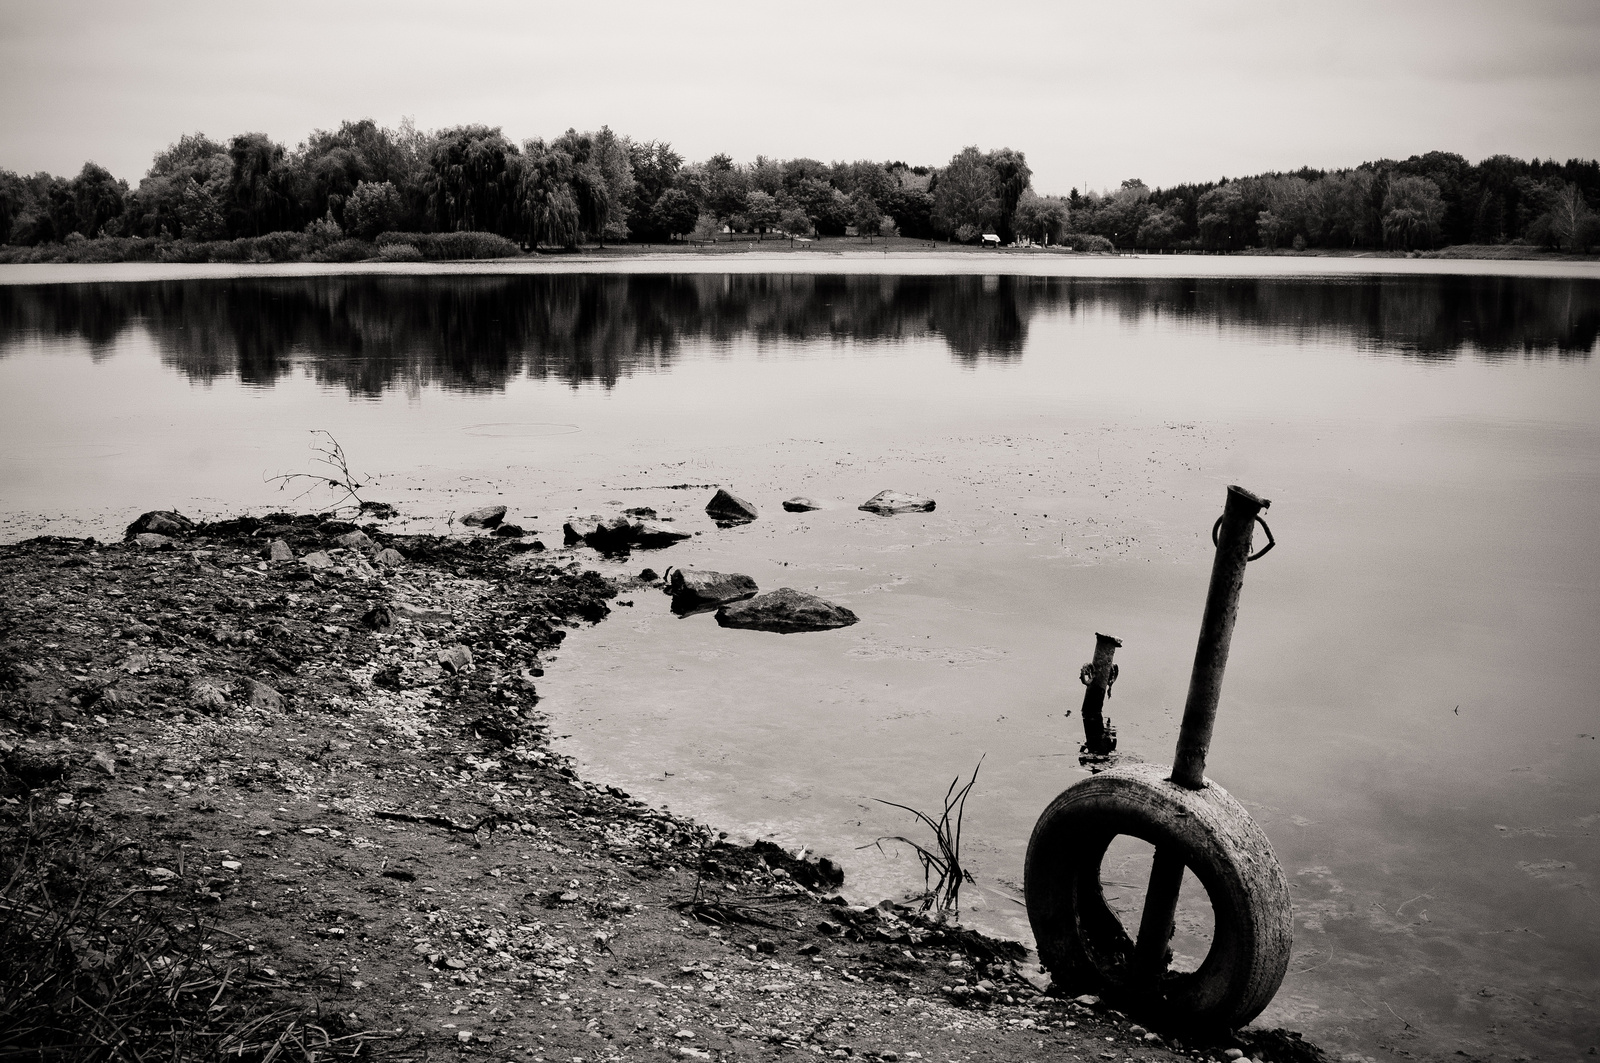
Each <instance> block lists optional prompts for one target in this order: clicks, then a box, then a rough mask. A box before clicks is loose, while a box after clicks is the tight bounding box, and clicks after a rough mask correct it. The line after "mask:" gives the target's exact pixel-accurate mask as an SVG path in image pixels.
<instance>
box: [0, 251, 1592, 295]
mask: <svg viewBox="0 0 1600 1063" xmlns="http://www.w3.org/2000/svg"><path fill="white" fill-rule="evenodd" d="M1451 250H1452V249H1446V251H1442V252H1432V253H1428V254H1426V255H1424V256H1419V257H1412V256H1408V255H1405V254H1403V253H1398V252H1381V251H1370V252H1329V251H1307V252H1299V253H1297V252H1276V253H1274V252H1256V253H1250V252H1242V253H1233V254H1216V255H1202V254H1160V253H1118V254H1087V253H1079V252H1070V251H1056V250H1053V249H1044V248H1002V249H999V250H985V249H981V248H965V247H961V246H959V245H948V244H942V245H937V246H935V247H933V248H930V246H929V244H928V243H927V242H926V241H914V240H898V239H897V240H894V241H881V240H880V241H878V242H876V243H875V244H868V243H863V242H860V241H857V240H851V239H840V240H838V241H826V242H821V241H819V242H815V243H812V244H809V245H800V246H796V247H794V248H791V247H790V246H789V244H788V242H787V241H782V242H779V241H776V240H767V241H761V242H756V241H748V242H746V241H739V242H737V243H731V244H714V245H710V246H702V245H695V246H682V245H679V246H677V247H671V246H665V245H655V246H645V247H637V246H631V245H629V246H621V247H615V248H613V247H607V248H604V249H600V248H592V249H587V250H584V251H580V252H576V253H553V254H551V253H540V254H537V255H528V256H524V257H519V258H484V259H455V260H447V261H437V262H382V261H364V262H94V263H87V262H77V263H68V262H35V263H5V264H0V286H14V285H38V284H95V283H116V282H123V283H138V282H145V281H173V280H205V279H218V280H221V279H243V278H267V277H283V278H292V277H335V276H497V275H508V276H516V275H538V274H582V273H588V274H629V273H636V274H685V275H692V274H708V273H744V274H751V273H787V274H818V275H823V274H841V273H844V274H868V275H902V276H942V275H949V276H963V275H965V276H971V275H975V274H994V275H1002V274H1003V275H1012V276H1037V277H1082V278H1126V279H1138V278H1144V277H1150V278H1157V277H1241V278H1250V277H1253V278H1264V279H1267V278H1295V277H1319V276H1332V277H1352V276H1361V275H1368V274H1371V275H1406V276H1426V275H1448V276H1520V277H1546V278H1575V279H1596V280H1600V256H1595V255H1587V256H1579V255H1561V254H1552V253H1548V252H1533V253H1531V254H1528V255H1526V257H1521V256H1519V257H1510V256H1508V255H1501V256H1496V257H1487V256H1481V257H1480V256H1475V255H1474V256H1468V255H1459V254H1451V253H1450V251H1451ZM1462 250H1464V249H1462ZM1485 250H1488V249H1485ZM1493 250H1502V249H1500V248H1494V249H1493ZM1504 250H1506V251H1510V250H1511V249H1510V248H1506V249H1504ZM1527 250H1530V251H1531V249H1527Z"/></svg>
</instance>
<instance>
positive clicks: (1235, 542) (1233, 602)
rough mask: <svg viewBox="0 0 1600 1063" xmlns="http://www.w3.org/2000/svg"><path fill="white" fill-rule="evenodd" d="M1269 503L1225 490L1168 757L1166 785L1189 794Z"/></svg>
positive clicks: (1196, 783) (1199, 782)
mask: <svg viewBox="0 0 1600 1063" xmlns="http://www.w3.org/2000/svg"><path fill="white" fill-rule="evenodd" d="M1271 504H1272V503H1271V502H1269V501H1267V500H1266V499H1264V498H1257V497H1256V496H1255V495H1253V494H1251V493H1250V492H1249V491H1246V490H1245V489H1244V488H1242V487H1237V486H1230V487H1229V488H1228V501H1227V504H1226V505H1225V506H1224V507H1223V510H1222V520H1221V522H1220V523H1219V526H1218V528H1217V529H1216V531H1215V538H1216V541H1217V554H1216V558H1215V559H1214V560H1213V561H1212V563H1211V587H1210V589H1209V590H1208V591H1207V592H1206V609H1205V613H1204V615H1203V616H1202V617H1201V619H1200V641H1199V644H1198V645H1197V646H1196V647H1195V651H1194V671H1193V672H1192V673H1190V676H1189V700H1188V701H1187V702H1186V703H1185V704H1184V706H1183V723H1182V724H1181V725H1180V727H1179V728H1178V751H1177V753H1176V754H1175V755H1174V756H1173V759H1172V781H1173V782H1175V783H1177V784H1178V785H1179V786H1183V787H1186V788H1188V789H1190V790H1198V789H1200V787H1201V786H1203V785H1204V783H1205V770H1206V753H1207V751H1208V750H1209V749H1210V748H1211V731H1212V728H1213V727H1214V726H1215V725H1216V722H1217V703H1218V701H1220V700H1221V698H1222V673H1223V671H1224V670H1225V669H1226V668H1227V667H1228V644H1229V643H1230V642H1231V641H1232V640H1233V622H1234V621H1235V620H1236V619H1237V618H1238V616H1239V590H1240V588H1241V587H1243V586H1244V566H1245V563H1246V562H1247V561H1249V560H1250V537H1251V535H1252V534H1253V533H1254V531H1255V525H1256V517H1257V516H1258V515H1259V514H1260V513H1261V511H1262V510H1264V509H1266V508H1267V507H1268V506H1270V505H1271Z"/></svg>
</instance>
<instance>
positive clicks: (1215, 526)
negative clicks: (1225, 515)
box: [1211, 515, 1278, 561]
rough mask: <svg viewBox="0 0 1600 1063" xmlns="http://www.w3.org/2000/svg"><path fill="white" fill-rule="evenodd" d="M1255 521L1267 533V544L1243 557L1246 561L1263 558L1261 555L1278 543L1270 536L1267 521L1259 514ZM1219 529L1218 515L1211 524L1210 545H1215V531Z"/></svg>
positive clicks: (1219, 519)
mask: <svg viewBox="0 0 1600 1063" xmlns="http://www.w3.org/2000/svg"><path fill="white" fill-rule="evenodd" d="M1256 523H1257V524H1259V525H1261V530H1262V531H1264V532H1266V533H1267V545H1266V546H1263V547H1262V548H1261V549H1259V550H1257V551H1256V552H1255V553H1253V554H1251V555H1250V556H1249V557H1247V558H1245V560H1246V561H1256V560H1259V559H1260V558H1263V557H1265V556H1267V551H1268V550H1271V549H1272V548H1273V547H1274V546H1277V545H1278V540H1276V539H1274V538H1273V537H1272V529H1271V528H1269V527H1267V522H1266V521H1265V520H1263V519H1261V517H1260V516H1259V515H1258V516H1257V517H1256ZM1221 529H1222V518H1221V517H1218V518H1217V522H1216V523H1215V524H1213V525H1212V526H1211V545H1212V546H1216V545H1217V532H1218V531H1220V530H1221Z"/></svg>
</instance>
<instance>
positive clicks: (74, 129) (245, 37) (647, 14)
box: [0, 0, 1600, 193]
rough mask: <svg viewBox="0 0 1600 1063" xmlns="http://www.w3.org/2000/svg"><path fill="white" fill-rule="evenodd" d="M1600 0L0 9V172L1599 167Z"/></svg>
mask: <svg viewBox="0 0 1600 1063" xmlns="http://www.w3.org/2000/svg"><path fill="white" fill-rule="evenodd" d="M1597 57H1600V0H1551V2H1527V0H1517V2H1512V0H1504V2H1499V3H1484V2H1476V0H1429V2H1406V0H1385V2H1379V3H1365V2H1351V0H1321V2H1318V3H1299V2H1288V0H1232V2H1217V3H1206V2H1198V0H1196V2H1178V3H1167V2H1142V3H1141V2H1122V3H1117V2H1112V0H1102V2H1097V3H1094V4H1086V3H1075V2H1060V0H1058V2H1044V3H1005V2H995V0H990V2H980V0H971V2H965V3H935V2H920V3H898V2H896V3H879V2H875V0H850V2H835V0H821V2H809V3H784V4H763V3H760V2H751V0H745V2H727V3H723V2H698V0H697V2H681V3H673V2H670V0H666V2H663V0H654V2H647V3H632V2H608V3H583V2H581V0H580V2H572V0H566V2H562V3H557V4H549V3H536V2H506V3H499V2H483V3H472V2H466V0H453V2H448V3H447V2H437V3H413V2H407V0H383V2H381V3H367V2H361V3H354V2H351V3H345V2H340V0H318V2H309V3H308V2H301V0H274V2H273V3H235V2H229V0H204V2H195V3H188V2H175V0H171V2H138V0H105V2H102V3H82V2H62V0H49V2H37V3H24V2H20V0H0V168H5V169H12V170H18V171H34V170H41V169H43V170H49V171H52V172H55V173H62V174H72V173H76V172H77V170H78V169H79V167H80V166H82V164H83V162H84V161H85V160H87V159H93V160H95V161H96V162H99V163H100V164H102V165H104V166H106V167H108V168H109V169H110V170H111V171H112V172H113V173H115V174H116V175H117V176H119V177H124V178H127V179H128V181H129V182H130V183H133V184H137V182H138V179H139V177H140V176H141V175H142V174H143V173H144V172H145V170H146V169H147V168H148V166H149V163H150V158H151V156H152V155H154V154H155V152H157V151H158V150H160V149H161V148H163V147H165V146H166V145H167V144H169V143H171V142H172V141H174V140H176V139H177V137H178V135H179V134H180V133H186V132H194V131H203V132H205V133H208V134H210V135H211V136H212V137H214V138H217V139H222V138H225V137H227V136H230V135H232V134H234V133H239V132H245V131H256V130H260V131H264V132H266V133H268V134H270V135H271V136H272V137H274V138H275V139H277V140H280V141H282V142H284V143H285V144H287V145H288V146H289V147H291V148H292V147H293V146H294V145H296V144H297V143H299V142H300V141H301V140H302V139H303V138H304V137H305V135H306V134H307V133H308V132H310V131H311V130H312V129H316V128H329V127H333V126H336V125H337V124H338V123H339V121H340V120H341V119H346V118H363V117H370V118H374V119H377V120H378V121H379V122H380V123H382V124H385V125H394V124H397V123H398V122H399V121H400V119H401V118H402V117H403V116H407V115H409V116H411V117H412V118H414V120H415V121H416V123H417V125H418V126H419V127H421V128H424V129H430V128H438V127H442V126H449V125H456V124H460V123H466V122H482V123H487V124H489V125H498V126H501V127H503V128H504V130H505V132H506V134H507V135H509V136H511V137H513V138H515V139H517V140H522V139H525V138H528V137H532V136H552V135H554V134H557V133H560V132H561V131H562V130H564V129H566V128H567V127H568V126H576V127H577V128H579V129H595V128H599V127H600V126H601V125H603V124H609V125H610V126H611V127H612V128H613V129H615V130H617V131H618V132H621V133H626V134H628V135H630V136H633V137H634V138H636V139H640V140H650V139H657V140H666V141H670V142H671V143H672V145H673V146H674V147H675V148H676V149H677V150H678V151H679V152H680V153H681V154H683V155H684V156H686V157H688V158H689V159H703V158H705V157H706V156H708V155H711V154H713V153H715V152H719V151H722V152H727V153H729V154H730V155H732V156H734V157H735V158H736V159H739V160H741V161H748V160H749V159H751V158H753V157H754V156H755V155H757V154H766V155H772V156H778V157H783V158H788V157H792V156H797V155H808V156H812V157H815V158H819V159H823V160H825V161H826V160H833V159H856V158H871V159H880V160H883V159H904V160H906V161H907V162H911V163H914V164H915V163H929V164H942V163H943V162H945V161H946V160H948V159H949V157H950V156H951V155H952V154H954V153H955V152H956V151H958V150H960V149H961V148H962V147H963V146H964V145H967V144H977V145H979V146H980V147H983V148H995V147H1002V146H1009V147H1013V148H1017V149H1019V150H1021V151H1024V152H1026V153H1027V157H1028V161H1029V163H1030V165H1031V166H1032V167H1033V171H1034V185H1035V187H1037V188H1038V189H1040V190H1041V191H1044V192H1061V193H1064V192H1066V191H1067V190H1068V189H1069V188H1070V187H1072V186H1074V185H1076V186H1078V187H1084V186H1085V185H1087V186H1088V187H1093V188H1102V187H1111V186H1115V185H1116V184H1117V183H1118V182H1120V181H1121V180H1122V179H1123V178H1126V177H1140V178H1143V179H1144V180H1145V182H1146V183H1148V184H1151V185H1166V184H1172V183H1175V182H1178V181H1186V180H1206V179H1215V178H1217V177H1220V176H1223V175H1240V174H1249V173H1257V172H1261V171H1264V170H1273V169H1293V168H1296V167H1299V166H1302V165H1310V166H1317V167H1339V166H1353V165H1355V164H1357V163H1360V162H1363V161H1365V160H1369V159H1375V158H1381V157H1386V156H1387V157H1393V158H1404V157H1405V156H1407V155H1411V154H1415V153H1419V152H1424V151H1429V150H1433V149H1440V150H1445V151H1454V152H1459V153H1460V154H1462V155H1465V156H1467V157H1468V158H1469V159H1473V160H1477V159H1480V158H1483V157H1484V156H1487V155H1493V154H1500V153H1505V154H1510V155H1516V156H1521V157H1524V158H1527V157H1532V156H1539V157H1555V158H1560V159H1566V158H1571V157H1575V156H1578V157H1584V158H1593V157H1595V156H1597V155H1600V58H1597Z"/></svg>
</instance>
